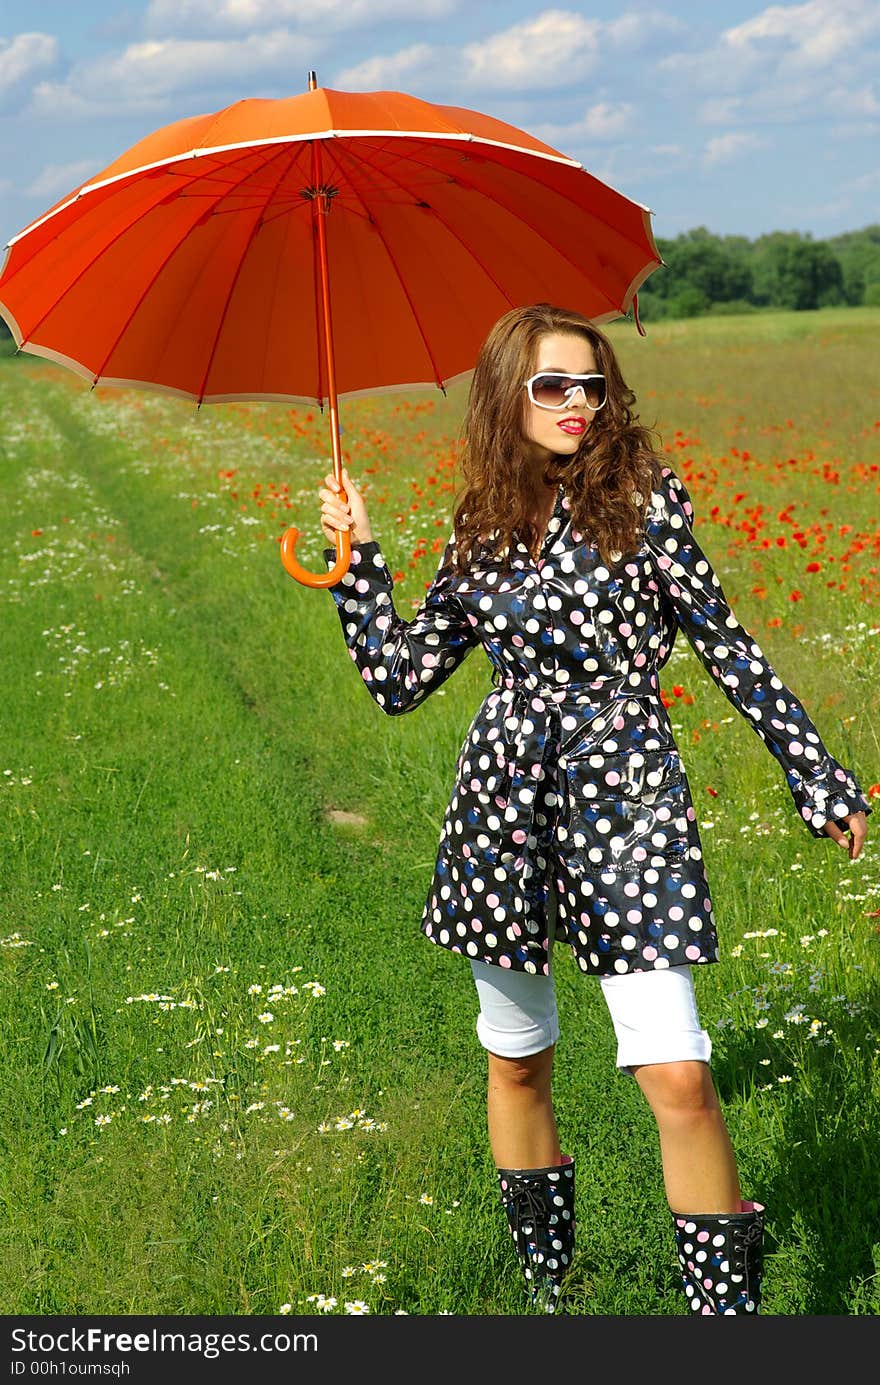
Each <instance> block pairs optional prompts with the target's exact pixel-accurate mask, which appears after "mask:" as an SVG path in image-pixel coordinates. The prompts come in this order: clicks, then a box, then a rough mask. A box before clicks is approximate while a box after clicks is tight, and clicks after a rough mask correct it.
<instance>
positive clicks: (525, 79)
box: [461, 10, 602, 91]
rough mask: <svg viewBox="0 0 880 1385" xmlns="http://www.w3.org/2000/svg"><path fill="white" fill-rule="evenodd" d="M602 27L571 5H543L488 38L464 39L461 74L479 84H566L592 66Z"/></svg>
mask: <svg viewBox="0 0 880 1385" xmlns="http://www.w3.org/2000/svg"><path fill="white" fill-rule="evenodd" d="M601 29H602V25H601V24H600V23H599V22H598V20H595V19H585V18H584V16H583V15H580V14H575V13H573V12H572V11H571V10H545V11H544V12H543V14H539V15H537V16H536V17H535V18H534V19H526V20H523V21H522V22H521V23H520V24H514V25H513V26H512V27H511V28H510V29H504V30H502V31H501V32H500V33H497V34H493V35H492V36H491V37H490V38H487V39H483V40H481V41H480V42H478V43H468V44H465V46H464V48H463V49H462V50H461V58H462V61H463V63H464V76H465V78H466V80H467V81H468V82H470V83H473V84H477V85H479V86H480V87H482V88H484V89H485V88H488V89H498V88H500V89H502V90H520V91H540V90H542V89H546V88H547V86H548V85H550V84H552V85H553V87H561V86H571V85H572V84H573V83H575V82H580V81H582V80H583V78H584V76H585V74H586V73H588V72H590V71H592V69H593V68H594V67H595V66H596V62H597V60H598V40H599V34H600V32H601Z"/></svg>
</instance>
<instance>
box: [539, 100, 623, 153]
mask: <svg viewBox="0 0 880 1385" xmlns="http://www.w3.org/2000/svg"><path fill="white" fill-rule="evenodd" d="M632 117H633V107H632V106H631V105H630V103H629V102H628V101H619V102H612V101H599V102H597V104H596V105H594V106H588V107H587V109H586V111H585V112H584V114H583V116H582V118H581V119H580V120H575V121H573V122H572V124H570V125H547V124H544V125H538V126H536V127H535V130H534V133H535V134H536V135H537V137H538V139H542V140H544V141H545V142H546V143H547V144H552V145H553V146H554V147H555V148H556V149H558V150H559V151H560V152H561V153H563V154H564V153H566V152H567V151H568V150H569V149H571V148H574V147H575V146H577V145H581V144H584V143H592V142H598V141H602V140H610V139H617V138H618V136H620V135H622V134H624V133H625V131H626V130H627V129H629V127H630V125H631V124H632Z"/></svg>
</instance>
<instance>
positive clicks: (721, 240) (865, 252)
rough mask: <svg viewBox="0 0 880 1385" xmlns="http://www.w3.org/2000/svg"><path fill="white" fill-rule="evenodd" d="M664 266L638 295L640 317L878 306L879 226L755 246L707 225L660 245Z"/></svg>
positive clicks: (777, 237)
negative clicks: (709, 228)
mask: <svg viewBox="0 0 880 1385" xmlns="http://www.w3.org/2000/svg"><path fill="white" fill-rule="evenodd" d="M657 247H658V249H659V251H660V254H661V255H662V257H663V260H664V265H663V267H661V268H660V269H658V270H655V272H654V273H653V274H652V275H651V277H650V278H649V279H648V280H647V281H646V282H645V283H644V284H643V285H642V287H641V289H640V290H639V316H640V317H641V318H644V320H645V321H650V320H655V321H656V320H657V319H658V318H664V317H695V316H697V315H698V314H700V313H743V312H755V311H757V310H758V309H760V308H788V309H795V310H798V309H805V308H825V307H831V306H835V305H839V306H847V305H849V306H856V305H859V304H870V305H873V306H880V224H878V225H872V226H866V227H865V228H864V230H861V231H846V232H844V233H843V234H842V235H838V236H832V237H830V238H829V239H827V240H814V239H813V238H812V236H811V235H809V234H801V233H800V232H798V231H771V232H769V233H768V234H767V235H763V236H758V237H757V239H756V240H749V239H748V237H746V236H718V235H714V234H713V233H712V232H711V231H708V230H707V229H706V227H705V226H698V227H696V228H695V229H694V230H691V231H684V232H683V233H682V234H681V235H679V236H676V237H675V239H674V240H664V239H659V238H658V240H657Z"/></svg>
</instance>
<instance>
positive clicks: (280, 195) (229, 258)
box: [0, 73, 662, 586]
mask: <svg viewBox="0 0 880 1385" xmlns="http://www.w3.org/2000/svg"><path fill="white" fill-rule="evenodd" d="M661 263H662V261H661V258H660V255H659V252H658V250H657V246H656V244H655V241H654V237H653V235H652V232H651V225H650V212H649V211H648V209H647V208H646V207H643V206H641V205H640V204H639V203H637V202H633V201H631V200H630V199H629V198H627V197H625V196H623V194H622V193H619V192H617V191H615V190H614V189H613V188H611V187H609V186H607V184H605V183H603V182H601V181H600V180H599V179H597V178H595V177H593V176H592V175H591V174H590V173H588V172H587V170H586V169H585V168H584V167H583V166H582V165H581V164H579V163H577V162H576V161H575V160H574V159H569V158H566V157H565V155H563V154H560V153H559V152H558V151H557V150H555V149H552V148H551V147H550V146H549V145H546V144H543V143H542V142H541V141H540V140H537V139H535V138H533V137H532V136H531V135H529V134H526V133H525V132H524V131H522V130H519V129H517V128H515V127H514V126H512V125H508V124H506V123H505V122H503V121H501V120H496V119H494V118H493V117H491V116H488V115H482V114H480V113H479V112H477V111H471V110H464V109H461V108H459V107H455V106H441V105H434V104H432V103H429V102H426V101H422V100H419V99H418V98H416V97H413V96H409V95H407V94H405V93H403V92H395V91H383V92H344V91H332V90H327V89H324V88H321V87H318V85H317V81H316V79H315V74H314V73H310V74H309V90H307V91H306V92H303V93H301V94H300V95H298V96H292V97H289V98H286V99H282V100H256V99H255V100H245V101H238V102H236V103H235V104H233V105H231V106H228V107H226V108H224V109H223V110H220V111H217V112H214V113H213V114H210V115H200V116H194V117H192V118H190V119H187V120H180V121H176V122H175V123H173V124H171V125H166V126H164V127H162V128H161V129H158V130H156V131H155V132H154V133H153V134H151V135H149V136H147V138H145V139H143V140H141V141H139V142H138V143H137V144H135V145H133V146H132V147H131V148H130V149H129V150H128V151H127V152H126V153H124V154H123V155H122V156H121V157H120V158H119V159H117V160H116V161H115V162H114V163H112V164H110V165H109V166H108V167H107V168H105V169H104V170H103V172H102V173H100V174H99V175H98V176H97V177H95V178H92V179H90V180H88V181H87V182H85V183H83V184H82V185H81V186H80V187H79V188H77V189H76V190H75V191H74V192H72V193H71V194H70V195H69V196H68V197H66V198H62V199H61V200H60V201H59V202H57V203H56V204H55V205H54V206H53V207H51V208H50V209H49V210H48V211H47V212H46V213H45V215H43V216H41V217H39V218H37V219H36V220H35V221H33V222H31V224H30V225H29V226H27V227H25V229H24V230H23V231H21V232H20V234H19V235H17V236H14V237H13V239H12V240H11V241H10V242H9V244H8V247H7V254H6V259H5V262H4V264H3V268H2V271H0V315H2V316H3V317H4V318H5V320H6V322H7V323H8V325H9V327H10V330H11V331H12V334H13V336H14V338H15V341H16V343H17V345H18V346H19V348H20V349H23V350H25V351H28V352H32V353H34V354H36V355H39V356H44V357H47V358H48V359H50V360H52V361H56V362H59V363H60V364H62V365H64V366H67V367H69V368H70V369H72V370H74V371H76V372H77V373H78V374H79V375H81V376H83V377H84V378H85V379H86V380H88V381H89V382H90V384H92V385H93V386H94V385H99V384H100V385H118V386H146V387H149V388H153V389H162V390H166V391H170V392H171V393H174V394H177V395H180V396H182V397H183V398H186V399H191V400H193V401H195V402H197V403H198V404H199V405H201V404H202V403H212V402H221V401H227V400H241V399H248V400H261V399H262V400H281V401H296V402H303V403H310V404H311V403H315V404H317V405H319V406H320V407H322V408H323V406H324V403H325V401H329V403H330V415H331V423H332V432H333V457H334V471H335V474H336V477H337V480H339V481H340V483H341V479H342V476H341V472H342V464H341V452H340V447H339V437H338V431H339V430H338V420H337V416H336V400H337V397H340V398H341V397H345V396H351V395H357V394H364V393H375V392H384V391H388V390H393V389H412V388H415V387H418V386H423V385H428V386H437V387H439V388H441V389H445V388H446V386H447V385H448V384H449V383H450V382H452V381H454V380H456V379H458V378H460V377H462V376H464V375H466V374H468V373H469V372H470V371H471V370H472V369H473V367H474V365H475V363H476V358H477V354H478V352H479V348H480V346H481V344H482V342H483V340H484V338H485V336H486V334H487V332H488V331H489V328H490V327H491V326H492V324H493V323H494V322H495V321H496V319H497V318H498V317H499V316H500V315H501V314H502V313H504V312H506V311H507V310H508V309H509V308H511V307H514V306H520V305H525V304H529V303H534V302H539V301H542V300H543V301H548V300H549V301H553V302H556V303H561V304H563V305H565V306H567V307H572V308H576V309H578V310H579V311H580V312H582V313H584V314H585V315H586V316H587V317H590V318H592V319H593V320H594V321H595V322H604V321H608V320H610V319H613V318H618V317H621V316H624V315H625V314H626V313H627V312H628V311H629V310H630V308H631V307H632V308H634V310H635V306H636V302H637V300H636V294H637V292H638V288H639V286H640V284H641V283H643V281H644V280H645V279H646V278H647V277H648V275H649V274H651V273H652V272H653V270H654V269H656V268H657V267H658V265H660V264H661ZM296 533H297V531H296V530H293V529H292V530H289V531H288V533H287V534H286V535H285V536H284V539H283V540H282V558H283V560H284V563H285V566H286V567H287V569H288V571H290V572H291V574H292V575H293V576H295V577H297V578H298V579H299V580H301V581H305V582H307V584H308V585H311V586H328V585H331V584H332V583H334V582H336V581H338V580H339V577H340V576H341V575H342V574H343V572H344V571H345V569H346V567H347V566H348V554H349V542H348V535H347V534H340V536H339V538H338V540H337V551H338V554H339V561H338V563H337V565H336V567H334V569H333V570H332V571H331V572H330V573H327V574H320V575H319V574H306V573H305V571H304V569H302V568H301V567H300V566H299V564H298V563H296V560H295V557H294V555H293V546H294V544H295V540H296Z"/></svg>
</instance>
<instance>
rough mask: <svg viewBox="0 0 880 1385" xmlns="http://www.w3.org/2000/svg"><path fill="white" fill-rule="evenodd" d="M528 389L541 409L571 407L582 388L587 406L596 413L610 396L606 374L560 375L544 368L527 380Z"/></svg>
mask: <svg viewBox="0 0 880 1385" xmlns="http://www.w3.org/2000/svg"><path fill="white" fill-rule="evenodd" d="M526 389H527V390H528V392H529V399H530V400H531V401H532V403H533V404H537V406H538V408H539V409H570V408H572V407H573V405H574V397H575V395H576V394H577V392H578V390H580V391H581V393H582V394H583V396H584V403H585V404H586V406H587V408H588V409H590V410H592V411H593V412H594V413H595V411H596V410H597V409H601V407H602V405H603V404H604V403H605V401H606V399H607V398H608V390H607V386H606V383H605V376H604V375H559V374H558V373H556V372H555V371H547V370H542V371H539V373H538V374H537V375H533V376H532V377H531V379H529V380H526Z"/></svg>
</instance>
